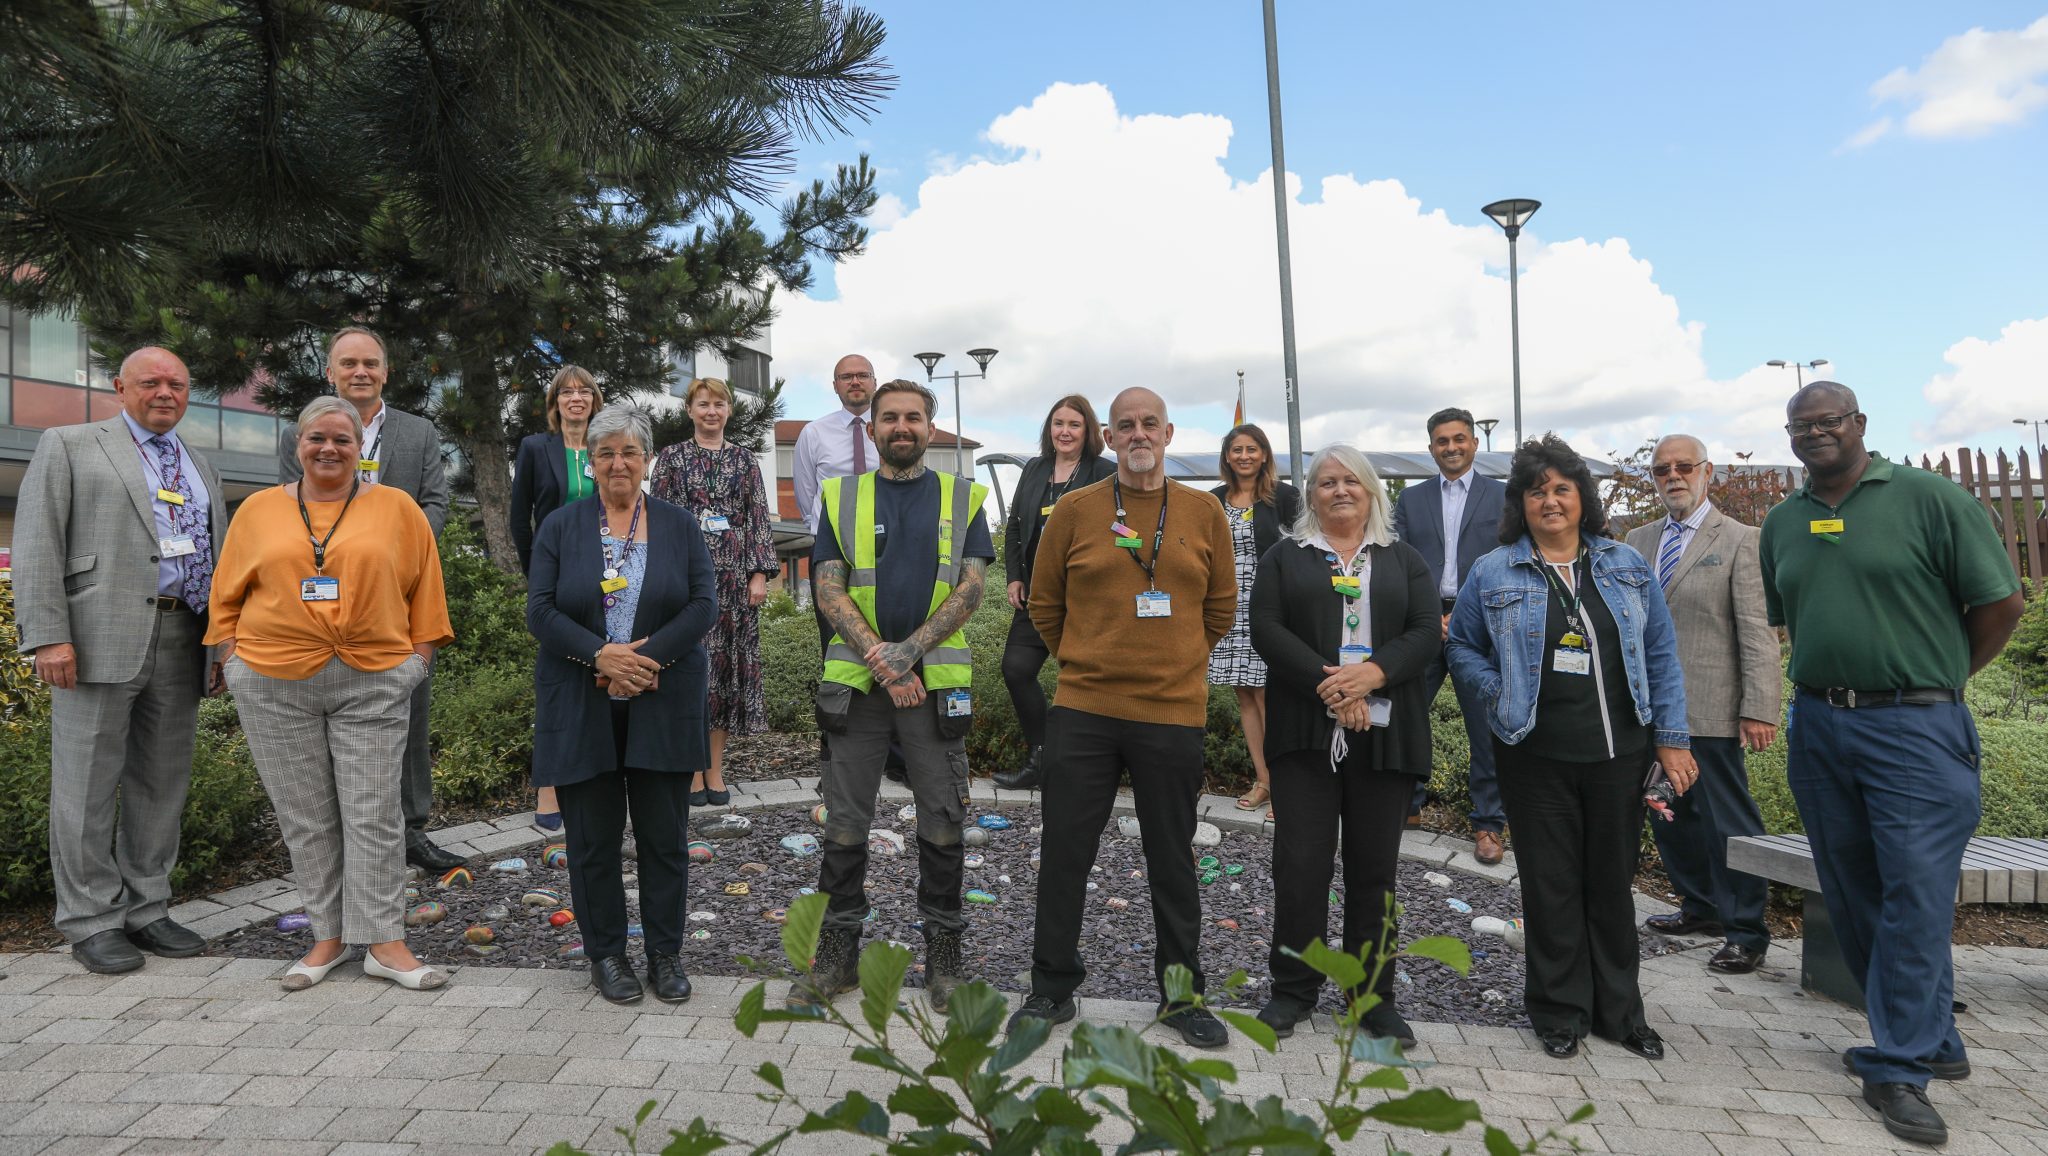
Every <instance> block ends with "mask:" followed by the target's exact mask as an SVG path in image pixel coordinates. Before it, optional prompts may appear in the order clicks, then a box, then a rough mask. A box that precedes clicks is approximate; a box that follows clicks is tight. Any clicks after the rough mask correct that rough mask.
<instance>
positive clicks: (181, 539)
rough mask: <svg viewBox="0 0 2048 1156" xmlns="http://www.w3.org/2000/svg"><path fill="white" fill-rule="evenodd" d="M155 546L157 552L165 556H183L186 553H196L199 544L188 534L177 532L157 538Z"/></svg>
mask: <svg viewBox="0 0 2048 1156" xmlns="http://www.w3.org/2000/svg"><path fill="white" fill-rule="evenodd" d="M156 548H157V552H158V553H159V554H162V555H163V556H164V557H166V558H183V557H184V556H185V555H187V554H195V553H198V551H199V544H198V543H196V542H194V541H193V540H192V535H190V534H177V535H174V536H172V537H169V538H158V539H157V540H156Z"/></svg>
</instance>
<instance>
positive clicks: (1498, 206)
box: [1479, 197, 1543, 446]
mask: <svg viewBox="0 0 2048 1156" xmlns="http://www.w3.org/2000/svg"><path fill="white" fill-rule="evenodd" d="M1542 207H1543V202H1542V201H1532V200H1529V199H1528V198H1527V197H1510V198H1508V199H1507V200H1504V201H1495V202H1493V203H1492V204H1490V205H1487V206H1485V207H1484V208H1482V209H1480V210H1479V211H1480V212H1482V213H1485V214H1486V215H1487V216H1489V217H1491V218H1493V223H1494V224H1496V225H1499V226H1500V227H1501V230H1502V231H1503V232H1505V233H1507V235H1508V334H1509V336H1508V342H1509V346H1510V348H1511V349H1512V350H1513V357H1514V368H1515V444H1516V445H1517V446H1519V445H1521V444H1522V284H1521V262H1520V261H1518V260H1517V259H1516V257H1515V242H1516V241H1517V240H1519V239H1520V238H1521V236H1522V226H1523V224H1525V223H1526V222H1527V221H1528V220H1529V218H1530V217H1533V216H1535V215H1536V210H1538V209H1540V208H1542Z"/></svg>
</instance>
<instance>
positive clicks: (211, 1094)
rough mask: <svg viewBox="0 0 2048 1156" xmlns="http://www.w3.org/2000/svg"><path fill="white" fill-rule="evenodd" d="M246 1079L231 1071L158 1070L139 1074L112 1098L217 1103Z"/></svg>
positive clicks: (144, 1102)
mask: <svg viewBox="0 0 2048 1156" xmlns="http://www.w3.org/2000/svg"><path fill="white" fill-rule="evenodd" d="M248 1082H249V1077H248V1076H244V1075H238V1074H233V1073H218V1074H212V1073H207V1072H162V1073H157V1074H154V1075H147V1076H143V1077H142V1078H141V1079H139V1080H136V1081H135V1082H134V1083H132V1084H129V1085H128V1086H127V1087H126V1088H123V1089H121V1091H120V1092H118V1093H116V1094H115V1095H114V1096H113V1099H115V1100H117V1101H120V1102H122V1103H129V1104H218V1103H221V1102H222V1101H224V1100H226V1099H227V1098H228V1097H229V1096H231V1095H234V1094H235V1092H236V1091H238V1090H239V1089H240V1088H241V1087H242V1085H243V1084H246V1083H248ZM195 1131H196V1129H195Z"/></svg>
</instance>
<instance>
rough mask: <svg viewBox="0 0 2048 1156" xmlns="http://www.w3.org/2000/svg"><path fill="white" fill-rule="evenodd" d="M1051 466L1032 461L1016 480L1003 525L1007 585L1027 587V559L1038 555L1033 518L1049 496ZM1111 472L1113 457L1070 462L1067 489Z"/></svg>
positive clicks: (1035, 519)
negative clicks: (1007, 516) (1071, 471)
mask: <svg viewBox="0 0 2048 1156" xmlns="http://www.w3.org/2000/svg"><path fill="white" fill-rule="evenodd" d="M1052 467H1053V460H1052V459H1051V458H1048V457H1036V458H1032V459H1031V460H1030V461H1028V462H1025V463H1024V473H1023V474H1022V475H1021V476H1020V477H1018V479H1017V493H1016V494H1015V495H1014V496H1013V497H1012V498H1011V499H1010V517H1009V519H1008V520H1007V521H1005V522H1004V523H1003V571H1004V574H1005V575H1006V578H1005V580H1006V581H1008V582H1022V583H1024V585H1025V586H1026V587H1029V586H1030V585H1031V558H1032V555H1033V554H1035V553H1037V552H1038V516H1037V515H1038V511H1039V508H1040V507H1042V506H1044V505H1045V500H1046V499H1047V498H1048V497H1051V496H1052ZM1115 472H1116V459H1114V458H1108V457H1104V456H1102V455H1100V454H1097V455H1096V456H1094V457H1092V458H1082V459H1081V460H1080V461H1078V462H1076V463H1074V473H1073V476H1072V477H1071V478H1070V479H1069V484H1068V486H1067V490H1068V492H1072V491H1074V490H1078V489H1080V488H1081V487H1083V486H1089V485H1093V484H1095V483H1096V482H1099V481H1101V480H1102V479H1104V478H1106V477H1108V476H1109V475H1111V474H1113V473H1115Z"/></svg>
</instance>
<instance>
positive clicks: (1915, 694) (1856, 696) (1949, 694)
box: [1799, 685, 1963, 710]
mask: <svg viewBox="0 0 2048 1156" xmlns="http://www.w3.org/2000/svg"><path fill="white" fill-rule="evenodd" d="M1799 690H1800V693H1802V694H1810V695H1812V696H1813V697H1815V698H1817V699H1821V700H1822V701H1824V702H1826V703H1827V704H1828V705H1829V706H1838V707H1841V708H1843V709H1844V710H1864V709H1867V708H1869V707H1874V706H1938V705H1941V704H1943V703H1951V702H1961V701H1963V692H1962V691H1960V690H1955V689H1952V688H1950V687H1945V686H1935V687H1919V688H1915V689H1910V690H1850V689H1848V688H1846V687H1840V686H1830V687H1827V688H1825V689H1823V688H1821V687H1817V686H1804V685H1802V686H1801V687H1800V688H1799Z"/></svg>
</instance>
